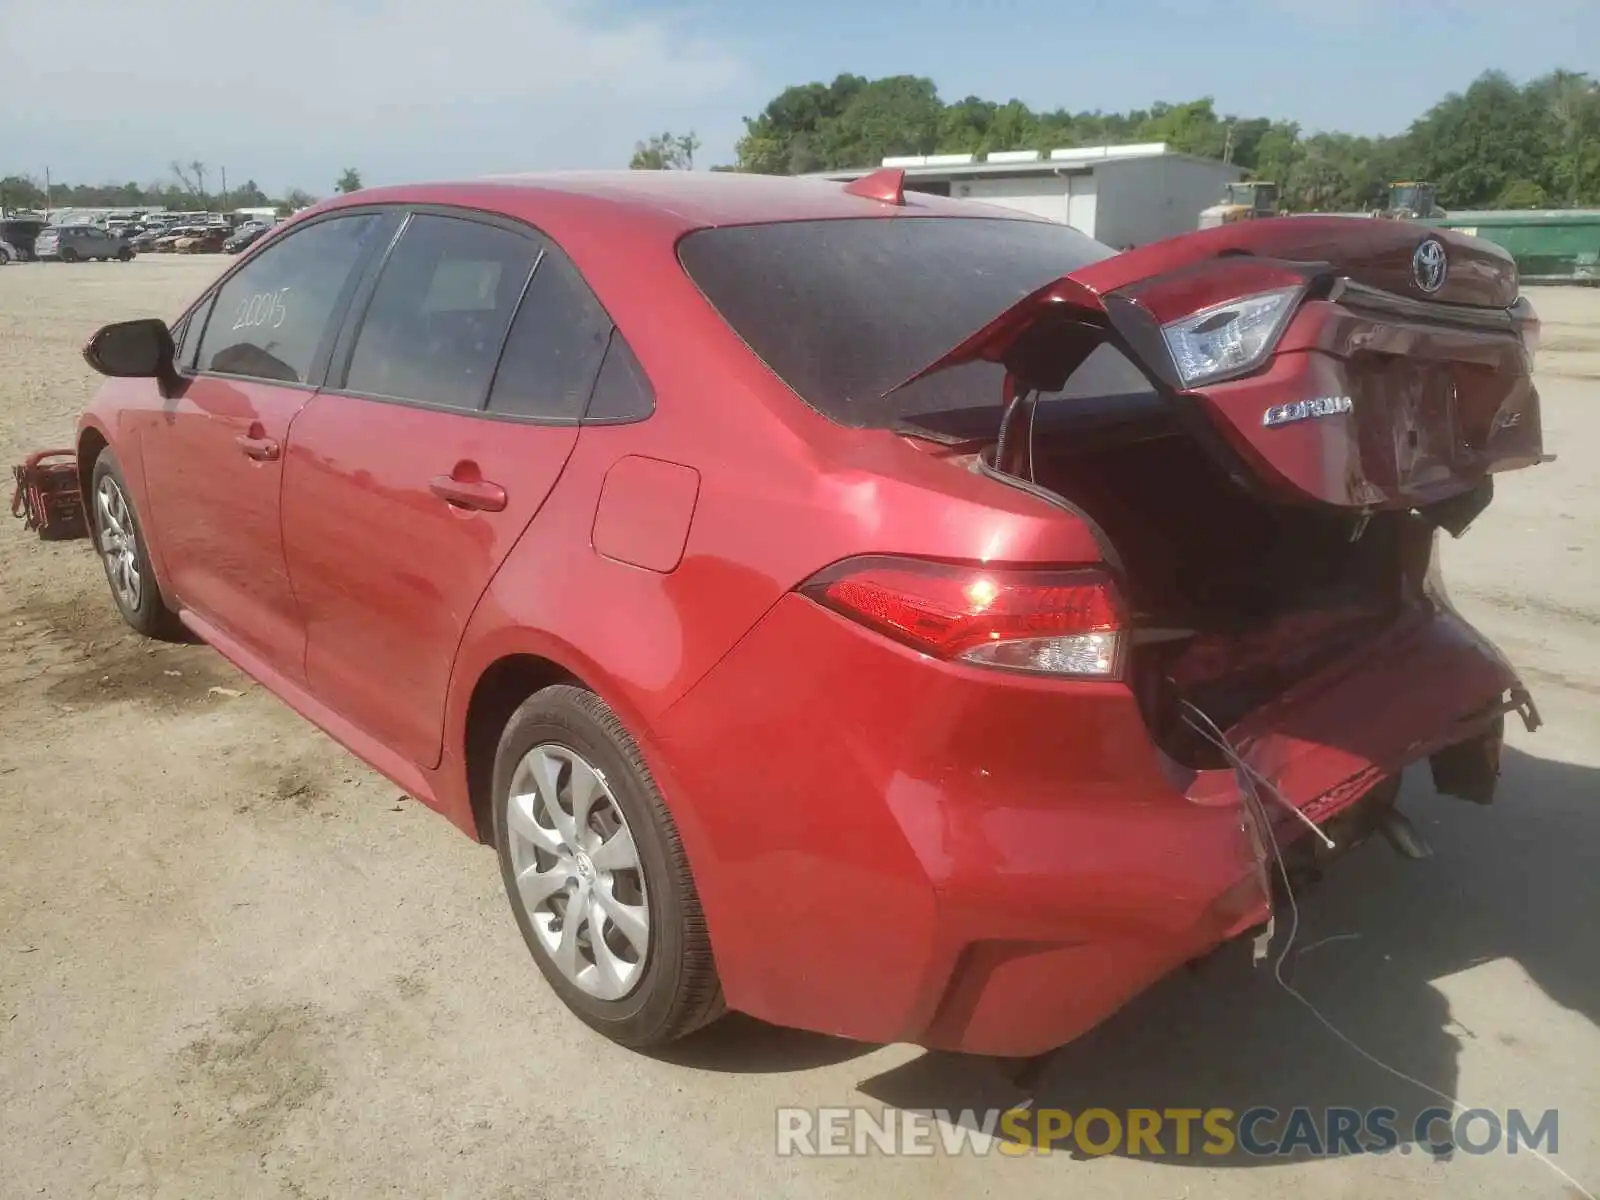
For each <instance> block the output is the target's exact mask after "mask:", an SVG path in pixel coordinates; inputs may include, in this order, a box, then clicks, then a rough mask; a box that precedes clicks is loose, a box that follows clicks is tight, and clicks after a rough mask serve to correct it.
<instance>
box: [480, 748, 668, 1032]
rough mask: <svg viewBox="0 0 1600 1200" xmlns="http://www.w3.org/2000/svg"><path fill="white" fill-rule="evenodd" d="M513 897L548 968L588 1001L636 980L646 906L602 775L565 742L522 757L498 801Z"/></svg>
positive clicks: (617, 995)
mask: <svg viewBox="0 0 1600 1200" xmlns="http://www.w3.org/2000/svg"><path fill="white" fill-rule="evenodd" d="M506 830H507V835H508V838H509V840H510V847H509V849H510V853H511V866H512V871H513V874H514V876H515V880H516V889H515V893H514V894H515V898H516V902H517V903H518V904H520V905H521V907H522V908H523V910H524V911H525V912H526V914H527V917H528V922H529V924H530V925H531V926H532V927H533V931H534V934H535V936H536V937H537V938H538V940H539V944H540V946H541V947H543V949H544V950H545V952H546V953H547V954H548V955H549V956H550V960H551V961H552V962H553V963H554V964H555V966H556V969H557V970H559V971H560V972H561V974H562V975H563V976H565V977H566V978H567V979H568V980H569V981H571V983H572V984H573V985H574V986H575V987H577V988H579V989H580V990H582V991H584V992H586V993H587V994H589V995H591V996H593V997H595V998H596V999H597V1000H620V999H621V998H622V997H624V996H626V995H627V994H628V993H629V992H631V991H632V990H633V989H634V988H635V987H636V986H637V985H638V983H639V981H640V979H641V978H642V976H643V974H644V968H645V963H646V961H647V959H648V957H649V951H650V905H649V900H648V897H647V895H646V892H645V882H644V872H643V870H642V868H641V866H640V862H639V852H638V850H637V848H636V847H635V845H634V840H633V831H632V830H631V829H629V828H628V819H627V817H626V816H624V815H623V812H622V808H621V807H620V806H619V805H618V804H617V801H616V797H615V796H613V795H612V792H611V787H610V785H609V784H608V783H607V782H606V778H605V776H604V775H603V774H602V773H601V772H600V771H599V770H598V769H596V768H595V766H594V765H593V764H592V763H590V762H589V761H588V760H587V759H585V758H584V757H583V756H582V755H581V754H579V753H577V752H576V751H574V750H572V749H571V748H569V747H567V746H562V745H557V744H555V743H545V744H543V745H539V746H535V747H533V749H531V750H529V751H528V752H527V754H525V755H523V757H522V760H521V761H520V762H519V763H518V764H517V768H516V770H515V771H514V772H513V773H512V776H511V787H510V789H509V794H508V796H507V798H506Z"/></svg>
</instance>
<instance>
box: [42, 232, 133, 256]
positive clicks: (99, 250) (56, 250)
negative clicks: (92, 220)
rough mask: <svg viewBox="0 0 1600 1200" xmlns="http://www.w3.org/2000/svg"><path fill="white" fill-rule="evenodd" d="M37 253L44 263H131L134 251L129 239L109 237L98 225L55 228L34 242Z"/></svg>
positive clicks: (112, 235) (110, 235)
mask: <svg viewBox="0 0 1600 1200" xmlns="http://www.w3.org/2000/svg"><path fill="white" fill-rule="evenodd" d="M33 252H34V254H35V255H37V256H38V258H39V259H40V260H41V261H45V262H48V261H50V260H51V259H55V260H57V261H59V262H64V263H70V262H87V261H89V260H90V259H101V260H110V259H113V258H115V259H120V260H121V261H122V262H131V261H132V260H133V256H134V249H133V246H132V244H131V243H130V242H128V241H127V239H125V238H120V237H117V236H116V235H115V234H110V233H107V232H106V231H105V230H104V229H101V228H100V227H99V226H98V225H51V226H48V227H46V228H45V229H44V230H43V231H42V232H41V233H40V234H39V236H38V238H36V239H35V240H34V243H33Z"/></svg>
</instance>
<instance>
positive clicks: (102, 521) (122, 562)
mask: <svg viewBox="0 0 1600 1200" xmlns="http://www.w3.org/2000/svg"><path fill="white" fill-rule="evenodd" d="M95 510H96V513H97V514H98V515H97V517H96V520H95V527H96V532H97V534H98V540H99V543H100V557H101V559H102V561H104V563H105V567H106V578H107V579H108V580H110V581H111V590H112V591H113V592H115V593H116V596H117V599H118V600H119V601H120V602H121V604H122V606H123V607H124V608H125V609H127V610H128V611H129V612H134V611H136V610H137V609H138V607H139V599H140V597H141V596H142V595H143V593H144V581H143V579H142V578H141V577H140V574H139V550H138V541H137V535H136V534H135V532H134V527H133V514H132V512H131V511H130V509H129V508H128V500H127V497H125V496H124V495H123V494H122V489H121V488H120V487H118V486H117V481H116V480H115V479H113V478H112V477H111V476H109V475H107V476H106V477H105V478H104V479H102V480H101V481H100V486H99V487H98V488H96V489H95Z"/></svg>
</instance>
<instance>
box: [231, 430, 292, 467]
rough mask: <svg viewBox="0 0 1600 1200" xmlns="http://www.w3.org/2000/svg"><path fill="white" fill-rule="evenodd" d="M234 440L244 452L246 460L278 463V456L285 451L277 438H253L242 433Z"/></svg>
mask: <svg viewBox="0 0 1600 1200" xmlns="http://www.w3.org/2000/svg"><path fill="white" fill-rule="evenodd" d="M233 440H234V444H235V445H237V446H238V447H239V449H240V450H243V451H244V453H245V457H246V458H253V459H255V460H256V461H257V462H277V461H278V455H279V454H280V453H282V451H283V447H282V446H281V445H280V444H279V443H278V439H277V438H269V437H251V436H250V435H249V434H248V433H241V434H240V435H239V436H238V437H236V438H234V439H233Z"/></svg>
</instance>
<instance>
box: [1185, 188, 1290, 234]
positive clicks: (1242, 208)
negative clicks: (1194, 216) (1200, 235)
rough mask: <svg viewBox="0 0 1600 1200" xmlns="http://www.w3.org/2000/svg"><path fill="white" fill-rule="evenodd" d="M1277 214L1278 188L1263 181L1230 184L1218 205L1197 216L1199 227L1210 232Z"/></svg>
mask: <svg viewBox="0 0 1600 1200" xmlns="http://www.w3.org/2000/svg"><path fill="white" fill-rule="evenodd" d="M1277 215H1278V185H1277V184H1275V183H1272V182H1270V181H1268V180H1265V179H1251V180H1248V181H1241V182H1238V183H1230V184H1228V186H1227V190H1226V191H1225V192H1224V193H1223V195H1222V200H1221V202H1220V203H1217V204H1213V205H1212V206H1211V207H1210V208H1207V209H1204V210H1202V211H1201V213H1200V228H1201V229H1214V228H1216V227H1217V226H1218V225H1232V224H1233V223H1234V222H1235V221H1254V220H1257V219H1259V218H1261V217H1275V216H1277Z"/></svg>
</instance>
